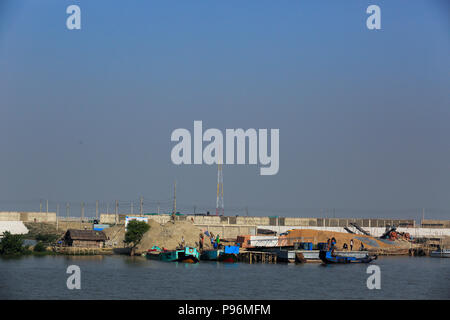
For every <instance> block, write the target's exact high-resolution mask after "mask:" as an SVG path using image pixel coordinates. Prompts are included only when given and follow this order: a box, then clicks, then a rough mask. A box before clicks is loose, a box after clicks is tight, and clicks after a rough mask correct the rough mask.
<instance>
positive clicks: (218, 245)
mask: <svg viewBox="0 0 450 320" xmlns="http://www.w3.org/2000/svg"><path fill="white" fill-rule="evenodd" d="M216 243H217V249H219V247H220V237H219V235H217V238H216Z"/></svg>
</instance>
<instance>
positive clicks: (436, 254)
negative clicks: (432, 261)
mask: <svg viewBox="0 0 450 320" xmlns="http://www.w3.org/2000/svg"><path fill="white" fill-rule="evenodd" d="M430 257H433V258H450V250H440V251H439V250H436V251H432V252H431V253H430Z"/></svg>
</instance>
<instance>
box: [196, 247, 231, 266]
mask: <svg viewBox="0 0 450 320" xmlns="http://www.w3.org/2000/svg"><path fill="white" fill-rule="evenodd" d="M238 254H239V246H225V247H224V248H222V249H213V250H204V251H203V252H202V254H201V256H200V259H201V260H207V261H221V262H237V260H238Z"/></svg>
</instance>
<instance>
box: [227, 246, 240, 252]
mask: <svg viewBox="0 0 450 320" xmlns="http://www.w3.org/2000/svg"><path fill="white" fill-rule="evenodd" d="M225 253H234V254H238V253H239V247H238V246H225Z"/></svg>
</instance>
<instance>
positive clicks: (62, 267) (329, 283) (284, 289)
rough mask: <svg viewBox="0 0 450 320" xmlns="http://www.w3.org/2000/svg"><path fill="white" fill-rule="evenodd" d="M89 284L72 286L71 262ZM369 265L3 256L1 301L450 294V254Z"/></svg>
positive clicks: (382, 260)
mask: <svg viewBox="0 0 450 320" xmlns="http://www.w3.org/2000/svg"><path fill="white" fill-rule="evenodd" d="M73 264H74V265H78V266H79V267H80V269H81V289H80V290H69V289H67V286H66V281H67V278H68V277H69V276H70V275H69V274H66V269H67V267H68V266H69V265H73ZM375 264H376V265H378V266H380V268H381V289H380V290H369V289H367V286H366V281H367V277H368V276H369V274H367V273H366V270H367V266H368V265H364V264H352V265H330V266H322V265H320V264H304V265H299V264H297V265H295V264H274V265H271V264H252V265H249V264H245V263H237V264H222V263H216V262H202V263H199V264H195V265H193V264H182V263H168V262H160V261H154V260H147V259H145V258H142V257H126V256H70V257H69V256H44V257H35V256H29V257H28V256H27V257H20V258H7V259H5V258H0V299H450V259H439V258H425V257H380V258H378V260H377V261H376V262H375Z"/></svg>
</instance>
